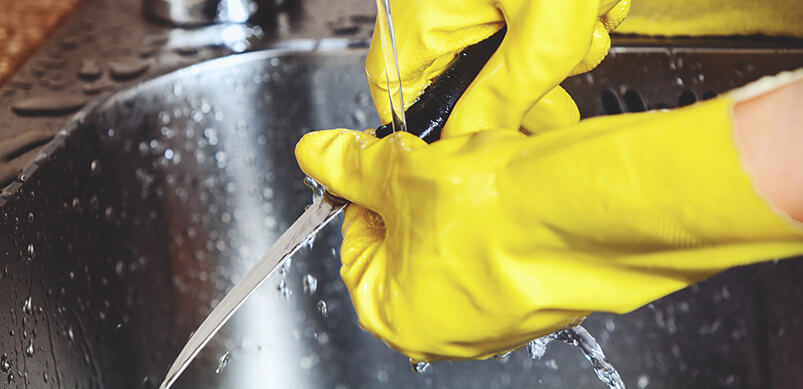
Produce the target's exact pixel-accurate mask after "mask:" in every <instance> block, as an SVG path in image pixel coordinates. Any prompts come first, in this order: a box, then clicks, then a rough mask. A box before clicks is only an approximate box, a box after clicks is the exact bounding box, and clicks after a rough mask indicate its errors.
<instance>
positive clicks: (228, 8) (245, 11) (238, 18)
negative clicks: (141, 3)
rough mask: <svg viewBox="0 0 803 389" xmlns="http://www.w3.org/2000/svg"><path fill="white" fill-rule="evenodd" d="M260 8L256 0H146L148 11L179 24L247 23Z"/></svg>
mask: <svg viewBox="0 0 803 389" xmlns="http://www.w3.org/2000/svg"><path fill="white" fill-rule="evenodd" d="M258 9H259V4H258V3H257V2H256V1H254V0H145V10H146V12H148V13H149V14H150V15H152V16H155V17H157V18H159V19H161V20H164V21H167V22H170V23H173V24H177V25H204V24H214V23H245V22H246V21H248V19H249V18H251V16H253V15H254V14H255V13H256V12H257V10H258Z"/></svg>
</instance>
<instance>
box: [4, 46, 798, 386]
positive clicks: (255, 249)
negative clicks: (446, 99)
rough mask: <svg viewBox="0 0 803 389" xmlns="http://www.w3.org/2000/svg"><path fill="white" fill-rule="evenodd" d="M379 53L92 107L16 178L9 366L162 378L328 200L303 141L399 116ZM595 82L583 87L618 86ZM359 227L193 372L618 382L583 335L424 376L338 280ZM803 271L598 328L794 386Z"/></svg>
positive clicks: (643, 371) (627, 364)
mask: <svg viewBox="0 0 803 389" xmlns="http://www.w3.org/2000/svg"><path fill="white" fill-rule="evenodd" d="M365 55H366V51H365V49H363V48H348V47H345V46H344V47H334V48H328V49H320V50H317V51H293V50H268V51H262V52H255V53H249V54H243V55H238V56H233V57H227V58H223V59H218V60H214V61H211V62H207V63H203V64H200V65H196V66H192V67H189V68H186V69H182V70H179V71H177V72H175V73H171V74H168V75H166V76H162V77H159V78H156V79H153V80H150V81H147V82H144V83H142V84H140V85H138V86H136V87H134V88H133V89H130V90H127V91H123V92H120V93H118V94H116V95H114V96H112V97H110V98H108V99H105V100H104V101H101V102H98V103H96V104H94V105H93V106H91V107H88V108H87V109H85V110H84V111H82V112H81V113H80V114H78V115H77V116H76V118H75V119H74V120H73V121H72V122H71V123H70V124H69V125H68V126H67V127H66V128H65V130H64V131H62V133H61V134H60V135H59V136H58V137H57V138H56V139H55V140H54V141H53V142H52V143H51V144H50V145H49V146H48V148H47V150H46V151H45V153H43V155H42V156H41V158H38V159H37V164H36V165H35V166H32V167H30V168H29V169H28V170H26V173H25V174H26V175H27V178H26V179H25V180H24V182H18V183H16V184H15V185H13V186H12V187H11V188H9V189H7V190H6V192H4V198H3V201H5V205H4V206H3V209H2V219H3V223H2V224H1V225H2V229H3V233H2V234H0V249H2V250H0V252H2V262H0V293H2V295H3V296H4V297H5V298H4V299H3V300H4V302H2V304H3V308H4V309H5V311H4V312H5V314H4V315H0V327H2V328H3V329H4V332H3V333H2V335H0V353H3V357H2V358H3V361H7V362H8V366H5V365H4V364H2V363H0V368H2V374H3V375H4V376H0V378H3V379H5V380H6V381H7V382H8V383H9V384H11V385H12V386H13V385H16V386H19V387H33V388H39V387H58V388H155V387H157V386H158V384H159V382H160V381H161V379H162V377H163V375H164V373H165V372H166V371H167V369H168V367H169V365H170V363H171V362H172V361H173V358H174V357H175V356H176V355H177V354H178V352H179V350H180V349H181V347H182V346H183V344H184V342H185V341H186V340H187V338H188V336H189V335H190V333H191V331H193V330H194V329H195V328H196V327H197V325H198V324H199V323H200V322H201V320H202V319H203V318H204V317H205V315H206V314H207V313H208V312H209V311H210V310H211V308H212V307H213V306H214V305H215V304H216V303H217V301H219V299H220V298H222V296H223V295H224V294H225V293H226V291H227V290H228V289H230V288H231V287H232V286H233V285H234V283H235V282H236V281H237V280H239V279H240V277H241V276H242V275H243V274H244V273H245V272H246V271H247V270H248V269H249V268H250V266H251V265H252V264H253V263H254V262H255V261H256V260H257V258H259V256H260V255H261V254H262V253H263V252H264V251H265V250H266V249H267V248H268V246H269V245H270V244H271V243H272V242H273V241H274V240H275V239H276V238H277V237H278V235H279V234H280V233H281V232H282V231H283V230H284V229H285V228H286V227H287V226H288V225H289V224H290V223H291V222H292V221H293V220H294V219H295V218H296V217H297V216H298V215H300V213H301V212H302V211H303V209H304V206H305V205H306V204H308V203H309V202H310V200H311V191H310V190H308V189H307V188H305V187H304V186H303V184H302V179H303V175H302V173H301V172H300V171H299V169H298V168H297V165H296V162H295V159H294V157H293V147H294V145H295V143H296V142H297V141H298V139H299V138H300V137H301V135H302V134H304V133H305V132H308V131H311V130H315V129H325V128H336V127H349V128H368V127H375V126H377V125H379V122H378V121H377V119H376V118H375V117H376V114H375V112H374V110H373V106H372V103H371V99H370V95H369V93H368V90H367V86H366V83H365V79H364V70H363V63H364V59H365ZM623 56H625V57H626V55H625V54H620V55H618V56H616V58H618V59H621V58H622V57H623ZM613 61H614V63H615V61H617V59H614V60H613ZM611 66H613V65H611ZM606 69H607V68H605V66H603V67H601V68H600V69H598V70H597V72H602V73H604V72H608V73H611V74H613V73H612V72H611V71H610V69H607V70H606ZM673 81H674V79H671V78H668V79H667V81H666V82H667V83H671V82H673ZM591 84H592V83H591V82H589V81H588V80H587V79H586V78H581V79H577V80H575V81H570V82H569V85H568V87H570V89H572V88H574V89H581V88H582V89H583V90H584V91H585V92H586V93H588V94H593V95H594V96H598V93H596V92H594V93H591V92H590V91H591V90H592V89H593V88H603V89H604V88H605V86H604V85H603V86H594V85H591ZM668 85H669V84H668ZM654 87H656V88H657V86H654ZM669 87H671V85H670V86H668V88H669ZM581 103H582V102H581ZM340 224H341V221H340V220H336V221H335V222H333V223H331V224H330V225H329V226H328V227H326V228H325V229H324V230H323V231H322V232H321V233H319V235H318V236H317V237H316V239H315V241H314V244H313V245H312V246H311V247H309V248H304V249H302V250H301V251H300V252H299V253H298V254H296V255H295V256H294V257H293V259H292V264H291V265H290V266H286V267H285V268H284V269H282V271H281V272H280V273H276V274H274V275H273V276H271V278H270V279H268V280H267V282H266V283H265V284H264V285H263V286H262V287H261V288H260V289H259V290H258V291H257V292H256V293H255V294H254V295H253V296H252V297H251V298H250V300H248V302H246V303H245V305H244V306H243V307H242V308H241V309H240V310H239V311H238V312H237V313H236V315H235V316H234V317H233V318H232V319H231V321H230V322H229V323H228V324H227V325H226V326H225V327H224V328H223V330H222V331H221V332H220V334H219V335H218V336H217V337H216V338H215V339H214V340H213V341H212V342H211V343H210V344H209V346H208V347H207V348H206V349H205V350H203V351H202V352H201V354H200V355H199V358H198V359H197V360H196V361H195V362H194V363H193V364H192V365H191V366H190V368H189V369H188V370H187V371H186V372H185V373H184V375H183V376H182V378H181V379H179V381H178V382H177V384H176V387H178V388H272V387H277V388H338V389H341V388H342V389H345V388H377V387H388V388H415V387H431V388H508V387H533V388H567V387H571V388H579V387H583V388H602V387H603V385H602V384H601V383H600V382H599V381H598V380H597V379H596V377H595V375H594V373H593V371H592V370H591V369H590V366H589V364H588V362H587V361H586V360H585V359H583V357H582V354H581V353H580V352H579V351H578V350H576V349H574V348H571V347H569V346H567V345H564V344H552V345H550V347H549V349H548V351H547V353H546V355H545V356H544V357H543V358H542V359H540V360H534V359H531V358H530V357H529V356H528V355H527V354H526V352H524V351H517V352H514V353H513V354H512V355H511V356H509V357H508V358H506V359H503V360H489V361H473V362H439V363H435V364H433V366H432V367H431V368H430V369H429V370H428V371H427V372H426V373H425V374H421V375H420V374H415V373H413V372H412V371H411V369H410V367H409V364H408V361H407V359H406V358H405V357H403V356H402V355H400V354H398V353H396V352H394V351H392V350H390V349H389V348H388V347H387V346H385V345H384V344H383V343H382V342H381V341H379V340H377V339H375V338H374V337H372V336H371V335H370V334H368V333H367V332H364V331H362V330H361V329H360V328H359V327H358V325H357V318H356V315H355V313H354V310H353V308H352V305H351V302H350V300H349V298H348V292H347V290H346V288H345V286H344V284H343V283H342V281H341V280H340V278H339V275H338V269H339V260H338V247H339V244H340V233H339V228H340ZM800 279H803V261H794V260H792V261H783V262H779V263H767V264H763V265H758V266H751V267H747V268H740V269H734V270H732V271H729V272H726V273H724V274H722V275H720V276H717V277H714V278H712V279H710V280H708V281H706V282H704V283H702V284H700V285H699V286H695V287H692V288H689V289H686V290H684V291H681V292H679V293H676V294H674V295H672V296H669V297H667V298H664V299H662V300H660V301H657V302H655V303H654V304H650V305H649V306H647V307H644V308H642V309H639V310H637V311H635V312H633V313H631V314H629V315H624V316H616V315H610V314H595V315H592V316H591V317H590V318H589V319H588V320H587V321H586V327H587V328H588V329H589V331H590V332H591V333H592V334H593V335H595V336H596V337H597V339H598V340H599V341H600V343H601V344H602V346H603V349H604V350H605V351H606V353H607V355H608V356H609V359H610V360H611V362H612V363H613V364H614V365H615V366H617V368H618V369H619V371H620V373H621V374H622V377H623V378H624V380H625V382H626V383H627V384H628V386H629V387H633V388H637V387H638V388H644V387H649V388H677V387H685V388H712V387H739V388H758V387H767V388H769V387H790V385H792V386H794V383H795V382H799V381H797V380H799V379H800V378H801V372H800V371H799V369H795V368H793V366H798V365H799V363H800V362H801V361H802V360H803V354H801V352H800V350H801V349H803V337H802V336H801V335H800V334H801V330H803V323H801V320H800V319H801V315H800V314H799V312H801V308H803V286H801V285H803V284H801V283H800V281H799V280H800ZM622 293H628V291H623V292H622ZM324 306H325V309H324ZM6 367H8V368H6ZM784 383H786V384H784Z"/></svg>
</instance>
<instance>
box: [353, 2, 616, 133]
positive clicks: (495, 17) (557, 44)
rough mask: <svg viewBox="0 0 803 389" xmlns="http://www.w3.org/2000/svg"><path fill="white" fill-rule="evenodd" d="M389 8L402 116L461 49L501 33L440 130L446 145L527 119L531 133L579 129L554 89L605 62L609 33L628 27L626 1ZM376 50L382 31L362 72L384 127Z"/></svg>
mask: <svg viewBox="0 0 803 389" xmlns="http://www.w3.org/2000/svg"><path fill="white" fill-rule="evenodd" d="M391 4H392V5H391V11H392V14H393V23H394V29H395V34H396V41H397V49H398V54H399V61H400V63H399V67H400V72H401V78H402V84H403V86H402V88H403V93H404V97H405V104H406V105H407V106H408V107H409V105H411V104H412V103H413V102H414V101H415V99H416V97H417V96H419V95H420V94H421V92H422V91H423V90H424V88H425V87H426V86H427V85H428V84H429V83H430V81H431V80H432V79H433V78H434V77H436V76H437V75H439V74H440V73H441V72H443V70H444V69H445V68H446V67H447V66H448V65H449V63H450V62H451V60H452V59H453V58H454V57H455V55H456V54H457V53H458V52H459V51H460V50H461V49H463V48H464V47H466V46H469V45H471V44H474V43H477V42H479V41H481V40H483V39H485V38H487V37H489V36H491V35H492V34H493V33H494V32H496V31H497V30H499V29H500V28H502V26H504V25H507V29H508V30H507V33H506V35H505V39H504V41H503V42H502V44H501V45H500V46H499V49H498V50H497V51H496V53H495V54H494V55H493V57H491V59H490V60H489V61H488V63H487V64H486V65H485V67H484V68H483V70H482V72H481V73H480V74H479V75H478V76H477V77H476V79H475V80H474V82H473V83H472V84H471V86H470V87H469V88H468V90H467V91H466V92H465V93H464V94H463V97H462V98H461V99H460V101H459V102H458V104H457V106H456V107H455V109H454V111H453V112H452V114H451V116H450V118H449V121H448V122H447V124H446V127H445V128H444V136H446V137H448V136H454V135H457V134H460V133H462V132H465V131H476V130H481V129H485V128H510V129H515V130H518V129H519V127H520V126H522V121H523V120H524V124H523V126H524V127H525V128H526V129H527V130H528V131H530V132H533V133H535V132H539V131H541V130H544V129H547V128H552V127H562V126H566V125H570V124H573V123H575V122H577V121H578V120H579V117H580V115H579V113H578V111H577V107H576V106H575V105H574V101H573V100H572V99H571V97H570V96H569V95H568V94H567V93H566V91H564V90H563V89H562V88H561V87H559V86H558V84H559V83H560V82H561V81H563V79H564V78H566V77H567V76H569V75H572V74H577V73H581V72H585V71H587V70H590V69H592V68H593V67H595V66H596V65H597V64H598V63H599V62H600V61H602V59H603V58H604V57H605V55H606V54H607V52H608V48H609V47H610V38H609V36H608V31H610V30H612V29H613V28H615V27H616V26H617V25H618V24H619V22H621V21H622V19H624V17H625V15H626V14H627V11H628V9H629V7H630V0H561V1H555V0H494V1H490V0H405V1H393V2H391ZM380 47H381V44H380V34H379V28H375V29H374V36H373V40H372V42H371V50H370V51H369V52H368V58H367V61H366V63H365V68H366V73H367V76H368V82H369V85H370V87H371V94H372V96H373V100H374V104H375V105H376V108H377V112H379V117H380V119H381V120H382V122H383V123H388V122H390V118H391V114H390V107H389V104H388V97H387V85H386V82H385V62H384V57H383V54H382V50H381V49H380ZM392 81H395V82H392V83H391V84H392V85H391V88H394V86H395V85H398V81H397V80H395V77H394V79H392ZM394 92H395V90H394ZM394 101H398V97H395V98H394ZM536 102H538V103H537V104H536ZM405 108H406V107H405ZM525 115H526V118H525Z"/></svg>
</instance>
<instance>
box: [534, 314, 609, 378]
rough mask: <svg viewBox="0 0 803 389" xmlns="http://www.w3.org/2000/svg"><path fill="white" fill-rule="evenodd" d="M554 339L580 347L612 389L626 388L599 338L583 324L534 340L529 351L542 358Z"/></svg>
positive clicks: (535, 357) (598, 375) (595, 371)
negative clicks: (598, 340) (603, 349)
mask: <svg viewBox="0 0 803 389" xmlns="http://www.w3.org/2000/svg"><path fill="white" fill-rule="evenodd" d="M552 340H559V341H561V342H564V343H567V344H570V345H572V346H575V347H578V348H579V349H580V351H582V352H583V355H584V356H585V357H586V359H587V360H588V361H589V362H591V367H592V368H593V369H594V373H596V375H597V378H599V380H600V381H602V382H603V383H605V384H606V385H608V388H610V389H625V384H624V382H623V381H622V377H621V376H619V372H618V371H616V368H614V367H613V365H612V364H611V363H610V362H609V361H608V358H607V357H606V356H605V353H604V352H603V351H602V347H600V345H599V343H597V340H596V339H594V337H593V336H591V334H590V333H589V332H588V331H587V330H586V329H585V328H583V327H582V326H576V327H572V328H567V329H563V330H560V331H556V332H554V333H552V334H549V335H547V336H544V337H541V338H538V339H535V340H533V341H532V342H530V343H529V344H528V345H527V352H528V353H529V354H530V357H531V358H533V359H540V358H541V357H543V356H544V353H545V352H546V347H547V345H548V344H549V342H551V341H552Z"/></svg>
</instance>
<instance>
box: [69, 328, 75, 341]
mask: <svg viewBox="0 0 803 389" xmlns="http://www.w3.org/2000/svg"><path fill="white" fill-rule="evenodd" d="M67 338H69V339H70V340H74V339H75V334H73V332H72V327H70V328H69V329H68V330H67Z"/></svg>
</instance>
